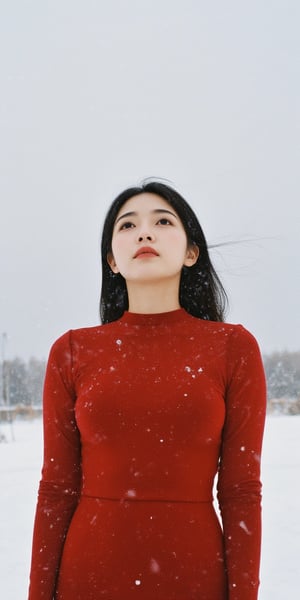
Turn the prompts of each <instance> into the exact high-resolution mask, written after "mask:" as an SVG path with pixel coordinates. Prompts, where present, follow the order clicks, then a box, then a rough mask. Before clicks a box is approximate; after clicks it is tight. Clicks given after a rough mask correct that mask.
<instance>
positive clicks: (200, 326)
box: [189, 315, 258, 347]
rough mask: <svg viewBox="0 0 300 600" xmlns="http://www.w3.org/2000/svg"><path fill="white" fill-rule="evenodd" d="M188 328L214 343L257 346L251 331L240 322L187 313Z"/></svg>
mask: <svg viewBox="0 0 300 600" xmlns="http://www.w3.org/2000/svg"><path fill="white" fill-rule="evenodd" d="M189 328H190V330H193V331H194V334H195V335H197V334H198V335H199V336H202V337H203V336H205V337H206V338H209V339H210V340H211V341H213V340H214V341H215V342H216V343H221V342H224V343H226V344H227V343H228V344H229V345H230V346H234V347H239V346H257V345H258V343H257V340H256V338H255V336H254V335H253V333H251V331H249V330H248V329H247V328H246V327H245V326H244V325H242V324H240V323H227V322H223V321H209V320H206V319H199V318H197V317H193V316H191V315H189Z"/></svg>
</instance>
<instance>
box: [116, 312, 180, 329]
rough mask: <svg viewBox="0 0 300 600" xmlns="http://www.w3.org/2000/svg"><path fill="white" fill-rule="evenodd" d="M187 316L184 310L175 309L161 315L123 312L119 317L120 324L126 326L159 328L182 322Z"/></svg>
mask: <svg viewBox="0 0 300 600" xmlns="http://www.w3.org/2000/svg"><path fill="white" fill-rule="evenodd" d="M186 315H187V312H186V311H185V309H184V308H177V309H176V310H171V311H168V312H163V313H146V314H144V313H134V312H129V311H125V312H124V314H123V315H122V317H121V322H122V323H123V324H127V325H139V326H143V325H144V326H145V325H146V326H147V325H148V326H150V327H151V326H159V325H169V324H172V323H177V322H178V321H182V319H183V318H184V317H185V316H186Z"/></svg>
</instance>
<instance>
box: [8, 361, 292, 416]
mask: <svg viewBox="0 0 300 600" xmlns="http://www.w3.org/2000/svg"><path fill="white" fill-rule="evenodd" d="M263 362H264V367H265V372H266V378H267V386H268V409H269V411H270V412H279V413H286V414H299V413H300V351H299V352H287V351H284V352H273V353H271V354H268V355H264V356H263ZM45 368H46V363H45V361H44V360H39V359H37V358H30V359H29V360H28V361H27V362H26V361H24V360H23V359H21V358H18V357H16V358H14V359H12V360H5V361H4V362H2V363H0V407H3V408H5V407H9V406H10V407H16V406H25V407H26V406H28V407H29V406H36V407H40V406H41V404H42V393H43V382H44V376H45Z"/></svg>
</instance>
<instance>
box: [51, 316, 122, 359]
mask: <svg viewBox="0 0 300 600" xmlns="http://www.w3.org/2000/svg"><path fill="white" fill-rule="evenodd" d="M112 325H113V323H108V324H105V325H94V326H91V327H79V328H75V329H69V330H67V331H65V332H64V333H63V334H61V335H60V336H59V337H58V338H57V339H56V340H55V341H54V342H53V344H52V346H51V349H50V353H53V352H63V351H71V350H72V348H73V347H80V346H86V344H87V343H88V344H89V345H90V344H91V345H93V343H96V342H97V341H99V339H100V338H101V336H102V337H103V336H105V335H107V333H109V331H110V332H111V330H112V329H113V327H112Z"/></svg>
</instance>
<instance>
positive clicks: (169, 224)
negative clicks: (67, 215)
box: [107, 192, 199, 282]
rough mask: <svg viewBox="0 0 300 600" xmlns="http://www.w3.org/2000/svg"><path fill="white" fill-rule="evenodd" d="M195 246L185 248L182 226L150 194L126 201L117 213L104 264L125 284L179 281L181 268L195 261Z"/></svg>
mask: <svg viewBox="0 0 300 600" xmlns="http://www.w3.org/2000/svg"><path fill="white" fill-rule="evenodd" d="M198 254H199V250H198V248H197V246H190V247H189V246H188V243H187V236H186V233H185V230H184V227H183V225H182V222H181V220H180V218H179V216H178V215H177V213H176V211H175V210H174V209H173V207H172V206H170V205H169V204H168V202H166V201H165V200H164V199H163V198H161V197H160V196H158V195H156V194H152V193H148V192H145V193H142V194H139V195H138V196H134V197H133V198H130V199H129V200H127V202H125V204H123V206H122V208H121V209H120V211H119V213H118V215H117V217H116V221H115V225H114V229H113V236H112V253H111V254H109V255H108V257H107V259H108V263H109V265H110V267H111V269H112V271H113V272H114V273H121V275H122V276H123V277H124V279H125V280H126V281H127V282H130V281H135V282H137V281H140V282H143V281H144V282H151V281H152V282H155V281H158V280H165V279H170V278H176V279H178V282H179V279H180V274H181V270H182V267H183V265H186V266H192V265H193V264H195V262H196V261H197V258H198Z"/></svg>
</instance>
